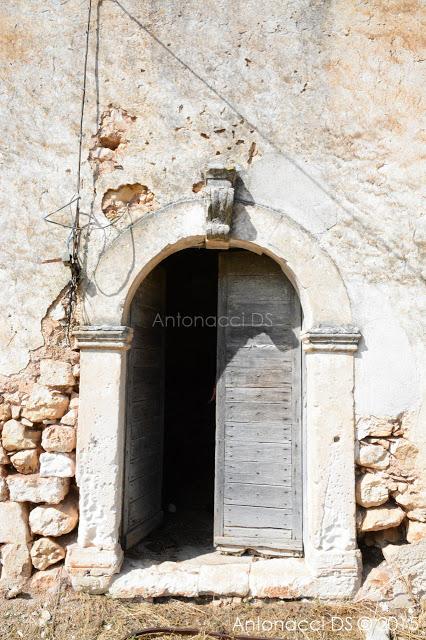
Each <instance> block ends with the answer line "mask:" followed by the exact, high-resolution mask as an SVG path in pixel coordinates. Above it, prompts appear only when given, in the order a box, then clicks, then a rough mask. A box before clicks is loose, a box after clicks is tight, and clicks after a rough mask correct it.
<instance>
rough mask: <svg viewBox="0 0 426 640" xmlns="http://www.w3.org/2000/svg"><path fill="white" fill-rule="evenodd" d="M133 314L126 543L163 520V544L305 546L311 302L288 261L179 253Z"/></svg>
mask: <svg viewBox="0 0 426 640" xmlns="http://www.w3.org/2000/svg"><path fill="white" fill-rule="evenodd" d="M129 324H130V326H131V327H132V328H133V331H134V338H133V343H132V347H131V349H130V354H129V358H128V375H127V381H128V382H127V406H126V459H125V485H124V501H123V506H124V510H123V531H122V540H123V545H124V546H125V548H129V547H132V546H134V545H135V544H136V543H137V542H139V541H140V540H142V539H144V538H146V536H147V535H148V534H149V533H150V532H151V531H153V530H156V529H157V528H158V527H159V525H161V524H163V527H162V529H161V528H160V532H159V534H158V535H159V536H160V537H161V535H163V546H169V547H170V544H171V546H173V543H174V544H176V539H177V537H178V538H179V540H180V542H181V544H183V545H185V543H188V542H191V544H192V545H194V544H198V545H199V547H200V549H206V548H208V546H209V545H213V544H214V546H215V547H217V548H219V549H222V550H226V551H228V552H238V553H241V552H243V551H244V550H246V549H249V550H250V551H252V552H253V551H254V552H258V553H263V554H267V555H300V554H301V552H302V447H301V440H302V437H301V432H302V430H301V397H300V396H301V386H302V385H301V373H302V371H301V347H300V330H301V308H300V303H299V300H298V297H297V294H296V292H295V290H294V288H293V286H292V285H291V283H290V282H289V280H288V279H287V278H286V277H285V275H284V274H283V272H282V270H281V268H280V267H279V265H277V263H276V262H274V261H273V260H272V259H271V258H269V257H268V256H265V255H262V256H260V255H257V254H255V253H252V252H250V251H245V250H240V249H235V250H230V251H216V250H206V249H188V250H183V251H180V252H177V253H175V254H173V255H171V256H170V257H168V258H167V259H166V260H164V261H163V262H162V263H160V264H159V265H157V266H156V267H155V268H154V269H153V270H152V271H151V272H150V273H149V274H148V276H147V277H146V278H145V280H144V281H143V282H142V283H141V284H140V286H139V288H138V290H137V291H136V293H135V295H134V298H133V301H132V304H131V308H130V316H129ZM168 530H170V531H171V532H172V535H171V538H170V539H168V538H167V532H168ZM185 532H190V533H188V534H187V536H189V539H185ZM164 536H166V537H165V538H164ZM170 540H172V541H173V542H172V543H170Z"/></svg>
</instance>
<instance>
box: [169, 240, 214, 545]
mask: <svg viewBox="0 0 426 640" xmlns="http://www.w3.org/2000/svg"><path fill="white" fill-rule="evenodd" d="M162 266H163V267H164V269H165V272H166V313H165V318H164V324H165V403H164V462H163V469H164V471H163V494H162V499H163V511H164V514H165V524H166V526H167V522H169V523H170V525H173V526H174V528H175V534H178V533H179V531H178V529H179V528H182V529H183V530H185V531H186V533H188V532H191V534H190V538H192V539H193V538H196V537H198V538H200V541H202V540H201V539H202V538H204V540H203V542H205V543H207V544H209V545H211V544H212V543H213V509H214V466H215V377H216V342H217V338H216V335H217V331H216V326H215V319H216V313H217V269H218V256H217V252H216V251H207V250H199V249H192V250H186V251H181V252H179V253H176V254H173V255H172V256H170V257H169V258H168V259H167V260H165V261H164V262H163V263H162ZM182 533H183V531H182ZM185 537H187V536H185Z"/></svg>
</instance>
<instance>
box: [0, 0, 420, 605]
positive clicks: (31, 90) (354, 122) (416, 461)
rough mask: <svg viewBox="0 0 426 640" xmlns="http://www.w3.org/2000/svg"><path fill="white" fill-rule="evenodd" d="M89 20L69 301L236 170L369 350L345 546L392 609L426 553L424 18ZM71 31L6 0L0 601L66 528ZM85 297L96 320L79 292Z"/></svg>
mask: <svg viewBox="0 0 426 640" xmlns="http://www.w3.org/2000/svg"><path fill="white" fill-rule="evenodd" d="M94 4H95V7H96V10H94V11H93V12H92V21H91V24H90V38H89V48H88V74H87V92H86V101H85V114H84V127H83V138H82V149H83V154H82V166H81V183H80V185H79V188H80V191H81V201H80V205H81V211H82V212H83V215H82V220H83V222H82V226H84V230H83V232H82V242H81V255H80V259H81V264H82V269H83V285H84V282H85V277H86V275H87V274H93V273H94V271H95V269H96V265H97V263H98V261H99V259H100V256H101V255H102V253H103V252H104V251H105V250H106V249H107V248H108V247H110V246H112V244H113V243H114V241H115V240H116V238H117V237H119V236H120V234H121V233H122V232H123V231H124V230H125V229H126V228H128V227H129V226H130V225H134V224H135V223H136V222H137V221H138V220H141V219H143V218H144V217H145V216H149V215H151V214H152V213H153V212H158V215H160V216H161V217H162V218H163V217H166V218H167V216H168V215H169V213H168V212H169V209H168V207H169V206H170V205H171V203H174V202H176V201H180V200H181V199H185V198H189V199H193V200H194V201H195V200H197V199H200V198H202V194H203V189H204V183H203V181H202V180H201V177H200V168H201V167H203V166H204V165H205V164H206V163H207V162H208V161H209V160H211V159H212V158H216V159H217V158H223V159H224V162H225V161H226V160H227V159H228V158H232V161H233V162H235V163H236V164H237V166H238V167H239V183H238V184H237V186H236V189H237V197H239V198H240V200H241V201H243V202H255V203H260V204H261V205H262V206H265V207H267V208H268V207H269V208H270V209H271V210H274V211H279V212H281V214H282V215H285V216H287V218H288V219H289V220H290V221H291V224H293V225H298V226H299V227H300V228H301V229H303V230H304V231H305V232H307V233H308V234H309V235H310V237H312V238H313V240H314V241H315V242H316V243H317V245H318V247H319V248H320V250H321V251H323V252H324V253H325V254H327V256H329V257H330V258H331V260H332V261H333V263H334V264H335V266H336V269H337V270H338V272H339V274H340V276H341V278H342V280H343V282H344V285H345V288H346V290H347V293H348V295H349V298H350V303H351V308H352V313H353V318H354V321H355V322H356V324H357V326H358V327H359V328H360V331H361V334H362V342H361V344H360V349H359V351H358V354H357V356H356V358H355V362H354V371H355V384H354V411H355V421H356V437H357V448H356V457H355V460H354V461H353V462H354V465H356V503H357V505H358V508H357V510H358V513H357V527H358V535H359V541H360V543H361V544H363V545H366V546H373V547H376V548H380V549H383V552H384V555H385V564H384V565H383V566H382V567H381V568H380V569H378V570H375V571H376V572H377V571H379V574H377V573H376V574H374V575H372V577H371V581H372V585H370V586H369V588H366V589H365V593H364V594H363V595H362V597H364V596H365V597H370V598H371V597H373V598H376V599H379V598H380V599H383V598H385V597H386V598H389V599H392V598H395V597H399V596H400V593H395V589H393V590H392V589H391V590H389V588H388V587H389V585H390V584H393V585H395V579H394V578H395V575H394V574H393V573H392V572H395V566H396V564H398V562H399V565H398V566H401V565H402V564H404V563H405V564H408V565H409V564H410V560H413V559H414V558H416V557H417V555H418V554H420V555H421V554H423V555H422V558H423V560H424V553H425V552H424V543H422V540H425V539H426V446H425V445H426V403H425V388H426V385H425V372H426V366H425V365H426V357H425V356H426V353H425V342H424V318H425V300H426V296H425V290H424V279H425V275H426V274H425V270H424V258H425V255H426V217H425V213H424V207H423V206H422V203H421V200H420V193H421V190H422V188H423V183H424V178H423V176H424V145H425V140H424V132H423V131H422V127H421V119H422V116H423V114H424V110H425V105H424V92H422V87H423V86H424V82H425V76H424V66H425V65H424V60H425V40H424V35H423V33H424V30H422V29H421V27H420V25H421V23H422V21H423V20H424V18H425V15H424V4H423V3H422V2H421V0H391V1H384V0H383V1H382V0H373V1H372V2H368V3H363V2H358V1H357V0H350V1H348V0H336V1H334V2H317V1H314V0H297V1H295V2H293V1H292V2H290V1H289V2H282V1H281V0H270V1H269V2H268V3H266V5H262V6H260V5H259V3H257V2H255V1H254V0H244V1H243V0H234V1H232V2H231V1H230V0H218V1H216V2H212V1H211V0H207V1H206V2H203V3H200V2H198V0H190V1H188V2H185V3H180V2H168V3H160V2H156V1H154V0H149V1H148V2H145V3H140V2H137V1H136V0H128V1H127V2H126V3H124V4H120V3H118V2H114V1H109V0H108V1H106V0H99V1H98V2H95V3H94ZM86 18H87V13H86V7H85V6H84V5H82V3H81V2H79V1H77V0H71V1H70V2H67V3H58V2H55V1H54V0H48V2H46V1H45V0H35V1H34V2H32V3H31V5H29V4H28V3H27V2H25V0H17V1H16V2H13V3H8V5H7V7H5V9H4V15H3V17H2V38H1V41H0V57H1V60H2V63H3V64H2V65H1V69H2V70H1V75H2V81H3V84H4V87H5V92H4V94H3V95H4V97H3V98H2V99H1V100H2V110H3V114H4V117H3V122H4V131H3V135H2V155H3V158H4V159H3V164H2V177H1V181H2V189H1V191H0V193H1V195H0V198H1V199H2V204H1V207H2V211H3V215H2V216H1V220H0V227H1V233H0V247H1V256H2V257H1V267H2V268H1V271H0V282H1V287H0V300H1V305H0V306H1V309H2V312H3V313H2V323H1V327H0V345H1V353H0V429H1V446H0V545H1V565H2V566H1V577H0V586H1V588H2V590H3V592H4V593H5V594H6V595H8V596H12V595H16V594H17V593H18V592H20V591H21V590H23V589H26V588H28V584H29V582H28V581H30V582H31V581H33V582H35V583H39V584H48V580H49V579H50V578H51V577H52V576H56V575H57V573H55V572H56V569H55V567H59V566H61V565H60V563H61V562H62V561H63V559H64V557H65V555H66V553H67V547H68V546H69V545H70V544H72V543H73V542H74V534H75V532H76V530H77V526H78V487H77V485H76V481H75V470H76V469H75V467H76V460H75V448H76V428H77V419H78V392H79V364H78V363H79V354H78V351H77V350H75V349H74V348H73V347H74V346H75V345H73V344H71V346H70V345H69V343H68V340H67V333H68V320H67V313H66V299H67V291H68V281H69V278H70V274H69V269H68V267H67V266H66V265H64V263H63V261H62V259H63V258H64V256H66V255H67V253H68V248H67V240H68V235H69V226H70V225H71V224H72V215H73V212H72V210H70V208H69V207H66V208H64V209H62V210H61V211H60V212H58V213H56V214H55V215H54V216H53V218H52V219H53V220H54V221H55V222H57V223H60V224H59V225H49V224H48V223H47V222H46V221H45V215H46V214H47V213H49V212H52V211H55V210H57V209H58V208H60V207H62V205H64V204H65V203H66V202H68V201H70V200H71V199H72V198H73V196H74V194H75V190H76V179H77V172H78V146H79V124H80V110H81V95H82V82H83V76H82V73H83V65H84V55H85V22H86ZM30 69H37V73H33V72H31V71H30ZM71 209H72V207H71ZM173 224H174V220H173V218H172V217H171V218H170V220H169V226H170V227H172V226H173ZM60 225H63V226H60ZM164 233H165V235H166V234H167V233H166V232H164ZM271 236H273V234H272V233H271ZM326 285H327V283H324V287H325V288H324V290H326ZM91 286H92V285H91ZM83 291H84V295H85V296H86V298H87V299H88V300H89V301H90V296H91V295H92V293H93V291H92V289H91V288H90V286H89V287H88V288H86V289H84V286H82V290H81V292H80V293H81V295H82V294H83ZM333 293H334V292H333V290H329V291H328V292H327V295H329V296H330V298H332V297H333ZM64 305H65V307H64ZM85 309H86V307H85V306H84V305H83V304H81V305H80V306H79V307H78V308H77V309H74V316H73V323H74V324H84V323H85V322H86V320H87V318H86V317H85V314H86V311H85ZM118 508H119V507H118ZM397 545H399V547H398V548H397V549H396V550H395V548H394V547H395V546H397ZM404 554H405V555H404ZM416 554H417V555H416ZM411 564H412V566H417V565H416V563H415V562H414V560H413V561H412V562H411ZM413 571H417V574H418V573H419V570H417V569H416V570H413ZM46 572H48V573H47V574H46ZM44 579H45V580H46V582H43V580H44ZM416 584H417V594H419V595H420V596H421V595H422V593H423V590H424V584H423V585H422V584H420V585H419V584H418V583H416ZM398 588H400V589H402V590H403V587H401V586H399V587H398ZM390 591H391V592H392V593H390ZM372 592H374V593H372Z"/></svg>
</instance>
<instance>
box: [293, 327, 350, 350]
mask: <svg viewBox="0 0 426 640" xmlns="http://www.w3.org/2000/svg"><path fill="white" fill-rule="evenodd" d="M360 339H361V333H360V331H359V329H358V327H356V326H354V325H338V326H337V325H331V324H320V325H317V326H315V327H312V329H310V330H309V331H305V333H303V334H302V345H303V350H304V351H305V352H307V353H311V352H317V351H320V352H321V351H323V352H328V351H334V352H340V353H351V352H352V353H353V352H355V351H356V350H357V349H358V343H359V341H360Z"/></svg>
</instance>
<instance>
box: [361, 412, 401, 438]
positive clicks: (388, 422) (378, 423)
mask: <svg viewBox="0 0 426 640" xmlns="http://www.w3.org/2000/svg"><path fill="white" fill-rule="evenodd" d="M395 424H396V423H395V419H394V418H390V417H384V418H377V417H376V416H367V417H365V418H359V420H358V421H357V423H356V436H357V438H358V440H362V439H363V438H367V437H368V436H375V437H379V438H383V437H387V436H391V435H392V431H393V429H394V427H395Z"/></svg>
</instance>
